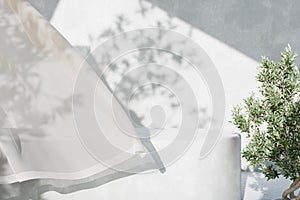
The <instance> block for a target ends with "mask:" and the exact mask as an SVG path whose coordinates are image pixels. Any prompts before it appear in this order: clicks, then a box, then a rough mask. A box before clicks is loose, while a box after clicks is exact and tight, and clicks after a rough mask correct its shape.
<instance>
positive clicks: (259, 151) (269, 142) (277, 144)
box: [231, 46, 300, 200]
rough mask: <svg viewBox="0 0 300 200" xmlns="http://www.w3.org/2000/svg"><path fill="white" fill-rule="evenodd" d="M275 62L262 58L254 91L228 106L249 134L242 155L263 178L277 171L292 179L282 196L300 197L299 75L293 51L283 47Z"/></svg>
mask: <svg viewBox="0 0 300 200" xmlns="http://www.w3.org/2000/svg"><path fill="white" fill-rule="evenodd" d="M280 58H281V59H280V61H279V62H278V63H276V62H274V61H271V60H269V59H268V58H267V57H263V58H262V62H261V65H260V66H259V67H258V75H257V77H256V79H257V81H258V83H259V86H258V92H257V93H256V94H255V93H251V95H250V96H249V97H248V98H246V99H244V102H243V103H242V104H240V105H237V106H235V107H234V108H233V110H232V121H231V122H232V123H233V124H234V125H235V126H236V127H237V128H238V129H239V130H240V131H241V132H244V133H246V134H247V137H249V138H250V139H249V143H248V144H247V146H246V147H245V148H244V149H243V151H242V156H243V157H244V158H245V159H246V160H247V161H249V162H250V164H251V165H253V166H258V167H259V168H260V169H261V170H262V172H263V173H264V175H265V176H266V177H267V179H268V180H269V179H275V178H278V177H279V175H282V176H284V177H285V178H288V179H290V180H291V181H293V183H292V184H291V186H290V188H288V189H287V190H285V191H284V192H283V194H282V198H283V199H284V200H287V199H294V200H298V199H300V194H298V195H295V194H294V193H295V191H296V190H298V189H299V187H300V75H299V68H298V67H297V66H296V64H295V59H296V54H294V53H293V52H292V49H291V47H290V46H288V47H286V48H285V49H284V50H283V51H282V53H281V57H280Z"/></svg>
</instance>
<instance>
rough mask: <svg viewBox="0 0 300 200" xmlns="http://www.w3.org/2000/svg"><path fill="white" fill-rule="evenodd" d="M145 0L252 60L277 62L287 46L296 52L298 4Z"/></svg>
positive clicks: (298, 46)
mask: <svg viewBox="0 0 300 200" xmlns="http://www.w3.org/2000/svg"><path fill="white" fill-rule="evenodd" d="M148 1H150V2H152V3H153V4H154V5H157V6H159V7H160V8H162V9H164V10H166V11H167V12H168V14H169V15H171V16H175V17H178V18H180V19H182V20H184V21H185V22H187V23H189V24H191V25H192V26H193V27H195V28H198V29H200V30H202V31H204V32H206V33H207V34H209V35H211V36H213V37H215V38H217V39H218V40H220V41H222V42H224V43H226V44H228V45H230V46H232V47H234V48H236V49H237V50H239V51H241V52H243V53H244V54H246V55H248V56H250V57H252V58H254V59H255V60H260V58H261V55H267V56H269V57H270V58H272V59H276V60H277V59H278V52H280V51H281V50H282V49H283V47H285V46H286V45H287V44H288V43H289V44H291V46H292V47H293V48H294V49H295V51H296V52H299V51H300V42H299V35H300V12H299V11H300V1H288V0H275V1H272V0H244V1H240V0H227V1H222V0H210V1H207V0H186V1H181V0H148ZM298 63H300V62H299V61H298Z"/></svg>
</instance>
